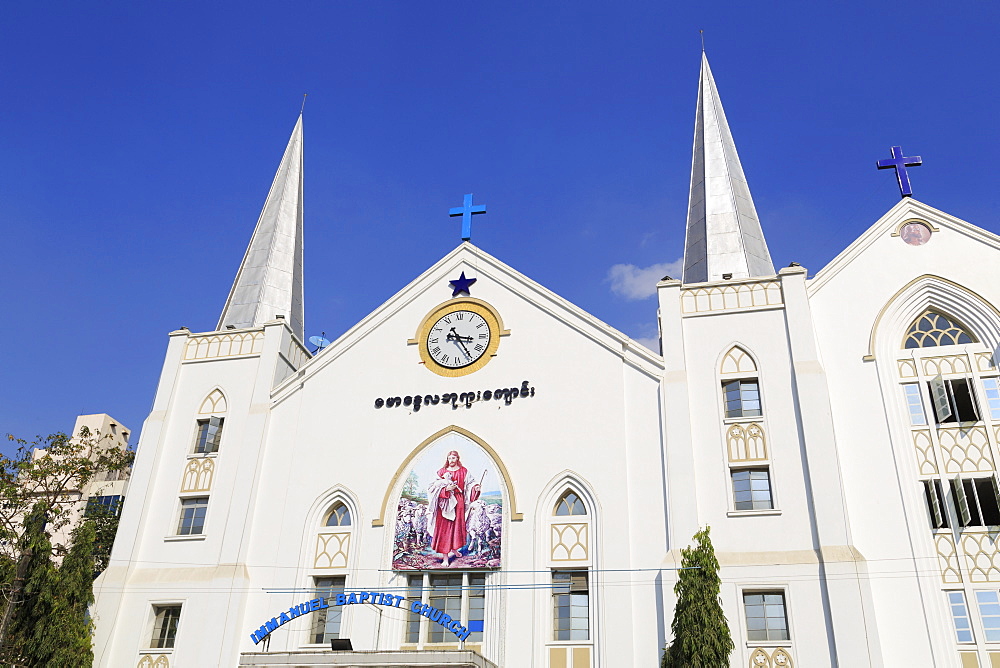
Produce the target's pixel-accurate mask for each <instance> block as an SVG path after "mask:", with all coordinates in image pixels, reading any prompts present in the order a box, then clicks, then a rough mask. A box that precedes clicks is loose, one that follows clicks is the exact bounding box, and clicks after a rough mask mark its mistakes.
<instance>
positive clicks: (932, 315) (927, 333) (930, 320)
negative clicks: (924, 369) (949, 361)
mask: <svg viewBox="0 0 1000 668" xmlns="http://www.w3.org/2000/svg"><path fill="white" fill-rule="evenodd" d="M925 320H926V324H928V325H931V327H930V328H929V329H926V328H923V327H921V325H922V324H923V323H924V321H925ZM942 324H945V325H947V327H946V328H942V327H941V326H940V325H942ZM935 332H937V333H938V334H936V335H935ZM962 337H965V338H967V339H968V341H960V340H959V339H960V338H962ZM929 340H930V341H934V342H933V343H931V344H930V345H924V344H925V342H927V341H929ZM911 341H912V342H913V343H914V344H916V345H912V346H911V345H910V342H911ZM973 343H979V339H977V338H976V335H975V334H973V333H972V330H970V329H969V328H968V327H967V326H966V325H965V323H963V322H961V321H960V320H959V319H958V318H956V317H954V316H952V315H949V314H947V313H945V312H944V311H943V310H942V309H936V308H927V309H924V311H923V312H922V313H921V314H920V315H918V316H917V317H916V318H914V319H913V321H912V322H911V323H910V325H909V327H907V328H906V333H905V334H904V335H903V341H902V345H901V346H900V348H902V349H903V350H923V349H926V348H946V347H952V346H967V345H970V344H973Z"/></svg>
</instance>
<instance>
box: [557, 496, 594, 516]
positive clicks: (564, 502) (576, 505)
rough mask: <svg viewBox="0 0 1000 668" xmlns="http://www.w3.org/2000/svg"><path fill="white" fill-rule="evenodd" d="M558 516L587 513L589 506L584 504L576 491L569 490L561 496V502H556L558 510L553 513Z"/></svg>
mask: <svg viewBox="0 0 1000 668" xmlns="http://www.w3.org/2000/svg"><path fill="white" fill-rule="evenodd" d="M553 514H554V515H556V517H560V516H564V515H586V514H587V507H586V506H584V505H583V501H581V500H580V497H579V496H577V495H576V494H575V493H574V492H572V491H570V490H567V491H566V493H565V494H563V495H562V496H561V497H559V502H558V503H556V511H555V513H553Z"/></svg>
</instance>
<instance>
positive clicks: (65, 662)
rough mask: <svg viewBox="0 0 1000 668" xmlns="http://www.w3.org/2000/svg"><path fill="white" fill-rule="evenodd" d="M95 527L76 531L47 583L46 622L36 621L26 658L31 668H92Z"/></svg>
mask: <svg viewBox="0 0 1000 668" xmlns="http://www.w3.org/2000/svg"><path fill="white" fill-rule="evenodd" d="M95 533H96V531H95V526H94V522H93V521H91V520H85V521H84V522H83V523H82V524H80V525H79V526H78V527H77V528H76V529H75V530H74V531H73V543H72V547H71V548H70V551H69V554H67V555H66V558H65V559H64V560H63V562H62V565H61V566H60V567H59V570H58V572H57V574H56V577H50V578H49V579H48V581H47V582H46V583H45V585H44V586H45V590H44V591H43V593H42V596H41V598H42V599H44V600H45V608H44V612H45V613H46V616H45V617H44V618H36V619H35V624H34V626H33V628H32V634H31V642H30V644H29V648H28V649H27V651H26V652H25V655H26V656H27V657H28V658H29V659H30V660H29V661H28V663H29V665H32V666H45V667H46V668H90V666H91V665H92V664H93V662H94V651H93V642H92V640H91V635H92V633H93V628H92V626H93V625H92V624H91V621H90V616H89V615H88V613H87V608H88V607H89V606H90V604H91V603H93V602H94V588H93V582H94V538H95Z"/></svg>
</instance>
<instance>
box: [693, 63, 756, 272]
mask: <svg viewBox="0 0 1000 668" xmlns="http://www.w3.org/2000/svg"><path fill="white" fill-rule="evenodd" d="M693 153H694V155H693V157H692V159H691V194H690V196H689V199H688V218H687V236H686V239H685V242H684V278H683V280H684V282H685V283H700V282H704V281H719V280H723V276H724V275H726V274H732V276H731V278H748V277H751V276H769V275H771V274H774V265H773V264H772V263H771V254H770V253H769V252H768V250H767V243H766V242H765V241H764V233H763V232H762V231H761V229H760V221H759V220H758V219H757V210H756V209H755V208H754V205H753V199H752V198H751V197H750V187H749V186H748V185H747V180H746V177H745V176H744V175H743V167H742V166H741V165H740V157H739V155H737V154H736V143H735V142H734V141H733V135H732V134H731V133H730V132H729V123H727V122H726V113H725V112H724V111H723V110H722V100H720V99H719V91H718V90H717V89H716V87H715V79H714V78H713V77H712V70H711V68H710V67H709V66H708V57H707V56H706V55H705V53H704V51H703V52H702V54H701V79H700V82H699V84H698V111H697V114H696V115H695V122H694V149H693Z"/></svg>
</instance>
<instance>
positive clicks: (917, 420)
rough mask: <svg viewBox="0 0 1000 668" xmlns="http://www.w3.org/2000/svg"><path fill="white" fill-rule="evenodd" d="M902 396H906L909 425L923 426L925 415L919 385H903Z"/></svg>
mask: <svg viewBox="0 0 1000 668" xmlns="http://www.w3.org/2000/svg"><path fill="white" fill-rule="evenodd" d="M903 394H904V395H905V396H906V409H907V411H908V412H909V414H910V425H912V426H914V427H922V426H925V425H926V424H927V415H926V414H925V413H924V402H923V401H922V400H921V398H920V385H918V384H917V383H907V384H906V385H903Z"/></svg>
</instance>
